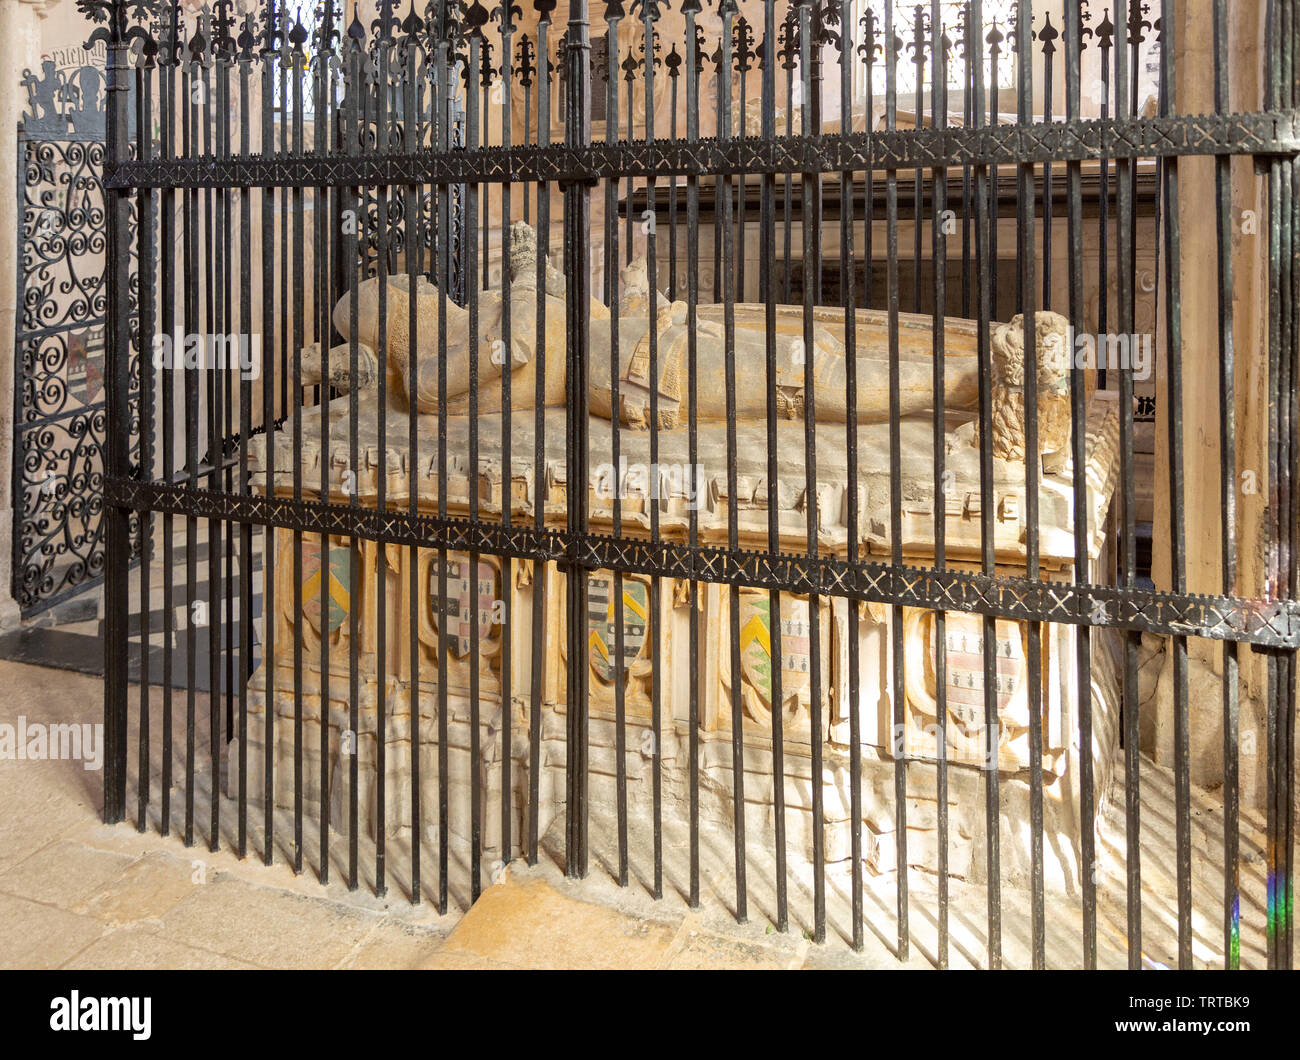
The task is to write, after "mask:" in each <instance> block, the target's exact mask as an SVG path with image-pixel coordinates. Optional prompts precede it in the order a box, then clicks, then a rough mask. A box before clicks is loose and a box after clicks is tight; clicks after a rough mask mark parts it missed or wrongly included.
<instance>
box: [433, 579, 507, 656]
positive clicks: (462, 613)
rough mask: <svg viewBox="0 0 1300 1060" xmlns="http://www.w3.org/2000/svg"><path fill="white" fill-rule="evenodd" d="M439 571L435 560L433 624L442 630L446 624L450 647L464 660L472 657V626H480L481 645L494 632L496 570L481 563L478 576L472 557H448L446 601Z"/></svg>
mask: <svg viewBox="0 0 1300 1060" xmlns="http://www.w3.org/2000/svg"><path fill="white" fill-rule="evenodd" d="M438 571H439V563H438V560H437V559H436V558H435V559H434V561H433V562H432V563H431V564H429V603H430V606H431V607H432V610H433V625H434V628H435V629H439V628H441V623H442V622H444V621H445V622H446V623H447V627H446V629H447V638H448V647H449V648H450V649H451V651H452V653H453V654H454V655H456V656H457V658H462V659H463V658H464V657H465V656H466V655H468V654H469V650H470V640H471V636H472V632H473V628H474V627H473V623H475V622H477V623H478V635H479V641H480V643H482V642H483V641H485V640H487V638H488V636H489V634H490V633H491V632H492V620H493V615H494V613H495V611H496V603H497V572H496V568H495V567H493V566H492V564H491V563H488V562H486V561H484V560H479V562H478V571H477V577H475V576H473V574H472V570H471V566H470V562H469V557H467V556H457V555H455V554H452V555H449V556H448V557H447V595H446V597H445V598H443V597H442V596H441V595H440V593H439V591H438V590H439V584H438V582H439V578H438Z"/></svg>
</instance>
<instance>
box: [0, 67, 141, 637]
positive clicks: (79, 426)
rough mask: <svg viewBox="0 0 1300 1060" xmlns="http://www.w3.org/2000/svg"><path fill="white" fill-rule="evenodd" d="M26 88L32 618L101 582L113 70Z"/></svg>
mask: <svg viewBox="0 0 1300 1060" xmlns="http://www.w3.org/2000/svg"><path fill="white" fill-rule="evenodd" d="M23 84H24V85H25V86H26V88H27V91H28V95H29V97H30V106H29V109H28V112H27V113H26V114H25V115H24V121H23V126H22V127H21V128H20V130H19V134H18V146H17V151H18V188H17V192H18V204H19V241H18V242H19V246H18V313H17V325H16V336H15V349H16V356H15V358H14V367H15V379H14V394H15V401H14V457H13V497H14V534H13V559H12V571H11V574H12V592H13V597H14V599H15V600H16V601H17V602H18V605H19V607H20V608H21V609H22V611H23V613H24V615H31V614H34V613H36V612H38V611H42V610H44V609H45V608H48V607H50V606H51V605H53V604H56V603H58V602H59V601H60V600H61V599H64V598H66V597H67V596H68V595H70V594H72V593H75V592H77V591H80V590H82V589H84V588H87V587H89V586H93V585H96V584H98V583H99V582H100V581H101V580H102V578H103V572H104V547H103V540H102V532H101V530H102V528H101V523H100V518H101V514H102V510H103V474H104V453H103V447H104V427H105V397H104V381H103V371H104V327H105V323H106V321H107V312H108V306H107V300H106V291H105V285H104V264H105V237H104V192H103V187H102V184H101V178H102V171H103V165H104V154H105V145H104V125H105V106H104V98H103V97H104V71H103V69H102V68H99V67H95V66H91V65H87V66H83V67H80V68H78V69H76V70H71V71H67V70H58V69H56V67H55V64H54V63H53V62H51V61H48V60H47V61H46V63H45V67H44V69H43V70H42V71H41V75H40V76H39V77H38V76H36V75H35V74H33V73H32V72H31V71H26V72H25V76H24V79H23ZM132 297H134V295H132ZM130 308H131V307H128V309H130ZM131 374H132V379H135V373H134V371H132V373H131ZM131 400H132V402H134V398H132V399H131ZM135 434H136V428H135V427H134V426H133V427H132V443H131V447H130V451H129V452H128V454H127V459H128V460H130V461H131V462H132V463H133V464H134V461H135V459H136V455H137V443H136V441H135Z"/></svg>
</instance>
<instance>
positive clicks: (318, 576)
mask: <svg viewBox="0 0 1300 1060" xmlns="http://www.w3.org/2000/svg"><path fill="white" fill-rule="evenodd" d="M302 569H303V583H302V613H303V617H304V618H306V619H307V621H308V623H310V624H311V627H312V629H314V630H315V631H316V632H317V633H320V632H321V610H322V607H323V606H324V605H323V604H322V599H321V597H322V595H324V596H326V597H327V598H328V600H329V605H328V609H327V616H328V617H327V621H328V623H329V625H328V629H327V631H328V632H329V633H333V632H334V631H335V630H336V629H338V628H339V627H340V626H342V625H343V620H344V619H345V618H346V617H347V615H348V609H349V608H350V607H351V606H352V591H351V581H352V550H351V549H350V548H349V547H348V546H347V545H338V544H334V543H333V542H331V544H330V548H329V571H328V573H327V572H326V571H325V570H324V569H323V566H322V563H321V548H320V541H319V539H316V540H312V539H307V540H304V541H303V544H302ZM322 583H324V585H325V593H324V594H322V592H321V586H322Z"/></svg>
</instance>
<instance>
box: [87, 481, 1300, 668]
mask: <svg viewBox="0 0 1300 1060" xmlns="http://www.w3.org/2000/svg"><path fill="white" fill-rule="evenodd" d="M105 499H106V501H107V503H109V504H111V505H116V506H118V507H122V508H129V509H133V510H136V511H153V512H161V513H163V514H172V515H187V516H193V517H194V518H198V519H226V520H230V521H232V522H238V523H248V524H251V525H254V526H268V527H278V528H280V529H284V530H300V531H303V532H305V533H313V534H337V535H345V536H353V537H358V538H363V539H365V540H370V541H383V542H388V543H392V544H399V545H414V546H417V547H420V548H434V549H453V550H459V551H469V552H473V553H475V554H486V555H496V556H512V557H515V558H521V559H534V560H541V561H552V562H558V563H560V564H561V565H563V564H566V563H569V562H571V560H572V558H573V556H574V554H575V553H574V552H572V551H571V550H570V545H571V543H572V541H571V536H570V534H569V533H568V532H567V531H565V530H561V529H558V528H555V529H551V528H545V529H538V528H537V527H536V526H535V525H533V524H514V525H510V526H504V525H502V524H499V523H487V522H480V521H476V520H470V519H455V518H438V517H436V516H431V515H413V514H411V513H410V512H409V511H405V512H403V511H398V510H395V509H391V508H390V509H386V510H384V511H379V510H376V509H368V508H363V507H354V506H350V505H333V504H322V503H321V502H319V501H309V500H297V501H295V500H293V499H291V498H287V497H269V498H268V497H265V496H259V495H251V494H250V495H238V494H227V493H223V492H220V491H216V490H203V489H193V488H191V487H188V486H171V485H167V484H166V483H161V482H141V481H139V480H136V479H123V478H108V479H106V480H105ZM576 555H577V558H578V563H579V565H580V566H581V567H582V568H583V569H587V570H617V571H621V572H623V573H631V574H646V575H657V576H661V577H669V578H684V579H689V580H694V581H702V582H715V583H720V584H726V585H739V586H745V587H749V588H766V589H778V590H782V591H785V592H793V593H808V592H813V593H817V594H820V595H828V596H836V597H842V598H846V599H852V600H860V601H864V602H874V603H885V604H899V605H902V606H906V607H919V608H925V609H927V610H944V611H963V612H970V613H975V614H982V615H989V616H991V617H994V618H1004V619H1014V620H1041V621H1046V622H1059V623H1064V624H1067V625H1083V626H1098V627H1109V628H1113V629H1127V630H1136V631H1140V632H1144V633H1154V634H1158V635H1161V636H1186V637H1203V638H1205V639H1208V640H1223V641H1233V642H1237V643H1243V644H1253V645H1256V646H1258V647H1271V648H1292V649H1294V648H1298V647H1300V601H1294V600H1278V601H1255V600H1244V599H1238V598H1235V597H1229V596H1202V595H1198V594H1189V593H1168V592H1158V591H1154V590H1143V589H1135V588H1131V587H1129V588H1108V587H1106V586H1097V585H1075V584H1070V583H1060V582H1046V581H1031V580H1029V579H1027V578H1010V577H990V576H988V575H984V574H979V573H974V572H968V571H959V570H934V569H928V568H913V567H895V566H892V565H890V564H885V563H854V564H850V563H847V562H846V561H844V560H841V559H837V558H834V557H827V556H817V557H810V556H805V555H797V554H796V555H792V554H785V553H779V554H775V555H774V554H772V553H769V552H750V551H745V550H740V549H737V550H732V549H727V548H711V547H708V546H699V547H694V548H693V547H691V546H690V545H687V544H684V543H680V542H674V541H641V540H636V539H631V538H618V537H610V536H605V535H598V534H580V535H578V544H577V550H576Z"/></svg>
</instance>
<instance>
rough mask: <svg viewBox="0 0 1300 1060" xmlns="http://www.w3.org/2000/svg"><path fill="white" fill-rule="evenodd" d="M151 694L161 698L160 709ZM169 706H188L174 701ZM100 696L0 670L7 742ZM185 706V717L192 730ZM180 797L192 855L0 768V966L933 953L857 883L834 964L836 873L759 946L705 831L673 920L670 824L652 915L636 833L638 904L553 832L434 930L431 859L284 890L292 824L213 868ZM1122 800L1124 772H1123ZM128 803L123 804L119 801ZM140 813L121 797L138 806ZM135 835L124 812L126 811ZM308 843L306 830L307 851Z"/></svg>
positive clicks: (969, 916)
mask: <svg viewBox="0 0 1300 1060" xmlns="http://www.w3.org/2000/svg"><path fill="white" fill-rule="evenodd" d="M154 692H155V694H156V693H157V690H156V689H155V690H154ZM182 697H183V694H182ZM101 704H102V697H101V683H100V680H99V679H98V678H95V677H91V676H85V675H82V674H77V673H72V672H68V671H64V670H51V669H44V668H39V667H34V666H28V665H23V664H20V663H15V662H0V724H9V725H17V724H18V720H19V718H20V717H21V718H25V719H26V720H27V723H28V724H31V723H41V724H46V725H48V724H52V723H81V724H91V725H94V724H95V723H96V722H98V721H100V720H101V717H102V715H101ZM206 713H207V711H206V706H205V705H204V704H202V703H200V704H199V714H198V716H199V717H203V718H205V717H206ZM197 761H198V763H199V765H198V769H197V770H196V781H195V788H196V792H195V807H196V813H195V817H196V827H195V836H194V838H195V842H194V843H193V844H192V845H190V846H186V845H185V844H184V843H183V841H182V837H181V836H179V835H177V834H175V828H176V827H177V826H178V825H180V824H182V822H183V812H182V811H183V800H182V798H181V796H180V794H179V792H180V788H178V789H177V791H178V795H177V802H176V805H175V808H174V812H175V815H176V816H175V819H174V822H173V834H172V835H170V836H163V835H160V834H159V830H158V826H159V823H160V822H159V819H158V799H157V797H156V792H155V798H154V799H153V800H152V803H151V806H150V817H149V822H148V827H147V829H146V831H144V832H143V833H141V832H137V831H136V829H135V827H134V825H133V824H121V825H117V826H112V827H109V826H106V825H104V824H102V823H101V821H100V812H101V806H102V784H103V773H102V771H99V770H95V769H86V768H84V765H85V763H84V762H80V761H70V760H43V761H31V760H19V759H16V758H7V757H6V758H0V966H3V967H19V968H55V967H69V968H124V967H161V968H208V967H275V968H278V967H312V968H317V967H324V968H376V967H381V968H420V967H425V968H501V967H523V968H537V967H569V968H581V967H598V968H606V967H638V968H642V967H652V968H667V967H704V968H731V967H745V968H823V967H832V968H834V967H844V968H849V967H859V968H862V967H874V968H897V967H901V966H906V967H915V968H924V967H931V966H932V965H933V961H934V955H935V938H936V935H935V932H936V919H935V909H936V908H937V902H936V897H935V893H934V892H935V888H934V883H935V878H934V877H933V876H932V875H930V874H928V873H923V872H919V871H913V872H912V873H911V875H910V877H909V880H910V886H911V891H912V901H911V906H910V908H911V938H912V947H911V954H910V957H909V960H907V961H906V962H900V961H899V960H898V959H897V957H896V955H895V953H896V941H895V940H896V928H895V909H896V906H895V891H894V883H893V881H892V879H890V878H888V877H881V878H878V879H872V878H870V877H868V879H867V883H866V887H865V893H864V910H865V924H866V930H865V940H864V947H863V949H862V951H861V952H854V951H853V950H852V948H851V947H850V945H849V940H850V938H851V932H850V926H849V925H850V924H851V918H850V905H849V893H850V882H849V875H848V868H847V865H838V866H830V867H829V868H828V870H827V920H828V939H827V942H826V943H825V944H823V945H816V944H813V943H812V942H811V929H812V924H811V910H812V889H811V876H810V874H809V872H808V871H807V869H806V868H803V869H801V868H799V867H798V866H796V865H794V864H792V865H791V869H790V876H789V902H790V918H791V924H790V930H789V931H788V932H785V933H782V932H778V931H776V930H775V929H774V926H773V920H774V914H775V892H774V887H773V884H772V880H773V871H772V865H771V863H770V862H771V858H770V854H769V853H768V851H769V849H770V847H769V846H768V845H767V844H765V843H764V842H763V838H764V837H763V836H762V835H761V834H752V835H751V836H750V841H749V844H748V847H749V849H750V860H749V864H748V868H747V875H748V880H749V894H750V906H749V916H748V922H747V923H745V924H737V923H736V921H735V918H734V916H733V909H734V903H735V884H734V869H733V867H732V853H731V852H732V842H731V837H730V835H729V833H724V832H723V831H722V830H714V829H711V828H709V827H707V826H706V827H705V828H704V829H703V830H702V835H701V865H702V872H701V881H702V895H701V897H702V901H701V905H700V908H699V909H698V910H694V911H692V910H691V909H690V908H689V907H688V905H687V902H686V900H685V895H686V893H687V888H686V881H687V879H688V864H689V862H688V854H689V842H688V834H687V831H686V828H685V827H684V822H675V821H673V822H666V824H665V831H664V883H665V886H664V891H665V896H664V898H663V899H661V900H659V901H653V900H652V899H651V898H650V895H649V887H648V884H647V880H648V875H649V871H650V865H649V858H648V856H642V855H643V854H644V852H647V851H649V850H650V839H649V833H648V829H647V828H646V827H645V826H644V824H643V823H642V822H639V821H632V822H631V836H630V848H631V849H632V850H633V851H635V852H637V853H636V854H634V856H633V861H632V865H631V885H630V886H629V887H626V888H620V887H618V886H617V885H616V883H615V882H614V880H613V878H612V873H611V868H612V862H613V852H614V851H615V850H616V844H615V835H616V833H615V822H614V821H613V819H612V818H608V817H606V816H604V815H602V814H600V813H595V814H594V815H593V817H592V822H591V823H592V839H591V847H592V859H591V866H590V869H591V871H590V875H589V877H588V878H587V879H586V880H584V881H580V882H575V881H571V880H567V879H565V878H564V875H563V870H562V854H561V851H562V842H563V822H562V821H560V822H559V827H558V828H553V829H552V831H551V832H550V833H548V835H547V836H546V837H545V840H544V842H543V848H544V849H543V855H542V856H541V858H540V859H539V864H538V865H536V866H533V867H529V866H526V865H523V864H521V863H518V862H516V863H514V864H512V865H511V866H510V867H509V869H508V870H507V871H505V872H504V873H501V874H500V875H499V877H498V879H497V882H495V883H493V884H492V885H491V886H488V887H487V889H486V890H485V891H484V893H483V895H482V896H481V897H480V899H479V900H478V902H477V903H474V904H473V905H472V907H471V903H470V901H469V895H468V893H467V891H468V887H467V885H466V884H465V882H464V881H466V880H467V879H468V873H467V871H466V851H465V850H463V849H460V848H458V847H456V846H455V845H454V844H453V847H452V859H453V868H452V874H451V875H452V877H453V880H452V885H451V887H450V892H449V907H448V912H447V913H446V915H443V916H439V915H438V913H437V912H436V910H435V908H434V905H433V902H432V901H431V900H430V897H431V894H432V884H431V882H430V881H429V880H428V877H429V876H430V875H432V874H433V872H434V870H435V866H434V864H433V862H434V861H435V858H433V857H430V858H429V859H428V860H427V861H426V868H425V875H426V882H425V888H424V889H425V900H424V901H422V902H421V903H420V904H419V905H412V904H411V903H410V901H409V900H408V897H407V895H408V893H409V886H408V882H407V880H406V879H404V877H403V876H402V872H403V869H402V867H401V866H402V865H403V864H404V858H403V851H402V850H401V849H400V847H399V846H398V845H397V844H394V849H393V850H392V852H391V853H390V864H391V865H392V869H391V871H390V886H389V889H388V893H387V895H385V896H383V897H378V896H376V895H375V894H374V893H373V879H374V877H373V847H367V846H366V845H365V844H362V848H361V861H360V864H361V866H362V872H361V876H362V878H361V880H360V886H359V888H358V889H357V890H356V891H349V890H348V889H347V886H346V883H345V882H344V880H345V878H346V864H345V863H346V856H347V853H346V848H347V843H346V841H345V839H344V838H343V837H340V838H339V840H338V841H336V842H335V843H334V845H333V848H332V850H331V859H330V860H331V865H332V871H331V880H330V882H329V884H328V885H326V886H322V885H321V884H320V883H319V882H318V879H317V873H316V869H315V866H316V865H317V864H318V859H317V857H316V851H315V849H314V848H313V846H312V843H311V841H310V839H309V840H308V841H307V842H306V843H305V845H304V856H305V864H306V865H307V866H308V867H307V868H306V870H305V871H304V872H303V873H302V874H300V875H296V876H295V875H294V874H293V872H292V871H291V870H290V868H289V867H288V864H287V862H286V858H285V853H286V848H285V843H286V842H287V841H288V838H289V837H290V836H291V833H292V822H291V821H287V820H280V821H278V822H277V824H276V829H277V832H276V836H277V838H276V842H275V843H274V844H273V853H274V864H272V865H270V866H266V865H264V864H263V863H262V859H261V856H260V852H261V851H262V849H263V845H262V839H261V831H260V825H259V823H258V822H256V821H254V820H253V818H256V817H259V816H260V815H259V814H250V822H249V836H248V840H249V856H248V857H246V858H244V859H240V858H238V857H237V856H236V855H235V853H234V852H233V850H234V847H235V843H236V841H237V835H236V833H235V817H236V815H235V813H234V812H233V807H232V806H231V804H230V803H229V802H228V801H227V800H222V805H221V814H222V817H221V823H220V826H219V831H218V835H219V836H220V849H219V850H217V851H212V850H210V849H209V844H208V834H209V833H208V831H207V828H208V826H207V814H208V808H209V805H210V803H209V799H208V791H209V783H208V780H209V777H210V774H209V773H208V772H207V767H206V764H205V762H206V747H201V748H200V749H199V754H198V757H197ZM1116 773H1117V781H1116V783H1119V782H1121V781H1122V768H1121V769H1117V771H1116ZM130 790H131V791H132V792H134V790H135V787H134V781H132V783H131V786H130ZM1117 793H1119V794H1121V795H1122V789H1118V788H1114V789H1112V792H1111V793H1110V797H1109V798H1108V799H1106V800H1105V804H1104V807H1103V818H1102V821H1101V824H1100V826H1099V832H1098V835H1099V855H1100V858H1101V865H1100V866H1099V873H1098V888H1099V904H1098V913H1099V925H1098V944H1099V960H1100V963H1101V964H1102V965H1103V966H1111V967H1122V966H1123V965H1124V964H1125V961H1126V955H1125V942H1124V938H1125V936H1124V930H1125V904H1124V879H1125V875H1124V864H1123V851H1124V820H1123V816H1122V806H1123V800H1122V797H1120V798H1116V797H1115V796H1116V794H1117ZM1142 793H1143V822H1144V823H1143V855H1144V858H1143V912H1144V926H1145V936H1144V955H1143V963H1144V964H1146V965H1147V966H1149V967H1150V966H1159V965H1162V964H1170V963H1172V962H1173V958H1174V953H1175V949H1174V941H1175V937H1176V919H1175V912H1176V905H1175V903H1174V901H1173V897H1172V896H1173V894H1174V881H1173V878H1172V873H1173V864H1174V859H1173V858H1172V856H1170V852H1171V851H1172V849H1173V841H1172V828H1173V824H1172V822H1173V813H1172V809H1173V786H1172V781H1171V777H1170V775H1169V774H1168V773H1167V772H1166V771H1164V770H1160V769H1158V768H1157V767H1155V766H1154V765H1151V764H1150V763H1146V764H1145V766H1144V768H1143V775H1142ZM132 797H133V796H132ZM1194 802H1195V805H1194V812H1193V831H1194V843H1195V851H1194V856H1193V863H1194V865H1195V867H1196V874H1195V878H1194V892H1193V894H1194V906H1195V910H1194V912H1195V915H1194V920H1193V926H1194V935H1195V942H1194V954H1195V960H1196V963H1197V964H1198V965H1200V966H1210V967H1214V966H1218V965H1219V964H1221V962H1222V955H1221V949H1222V940H1221V927H1220V924H1221V912H1220V910H1221V908H1222V905H1221V903H1222V897H1221V894H1222V873H1221V869H1220V868H1219V867H1218V865H1219V862H1218V859H1217V858H1216V856H1215V855H1216V851H1217V850H1218V849H1220V847H1219V844H1220V843H1221V836H1222V815H1221V810H1216V808H1217V807H1218V806H1219V804H1218V802H1217V800H1216V799H1215V798H1214V797H1213V796H1212V795H1210V794H1207V793H1204V792H1199V791H1196V792H1194ZM131 812H132V815H134V804H132V807H131ZM1260 824H1261V822H1260V821H1259V820H1258V815H1254V814H1246V815H1243V821H1242V833H1243V834H1242V853H1243V861H1242V887H1243V894H1242V919H1243V925H1244V927H1243V940H1242V963H1243V966H1260V965H1262V964H1263V938H1262V931H1261V925H1262V923H1263V908H1262V907H1263V893H1264V892H1263V888H1264V883H1263V878H1264V877H1263V856H1262V852H1261V845H1260V839H1259V832H1260ZM314 831H315V829H314V828H309V829H307V832H308V833H311V832H314ZM950 903H951V904H950V924H951V933H952V945H951V961H952V964H953V966H954V967H957V966H971V965H975V966H980V965H983V964H984V963H985V959H986V958H985V953H986V946H985V938H986V935H985V929H986V924H987V919H986V916H987V907H986V892H985V889H984V888H983V887H982V886H975V885H971V884H967V883H964V882H962V881H958V880H954V881H952V885H951V899H950ZM1028 908H1029V903H1028V895H1027V894H1024V893H1022V892H1020V891H1017V890H1014V889H1010V888H1004V890H1003V894H1002V924H1003V945H1004V951H1005V958H1006V963H1007V964H1008V965H1010V966H1012V967H1025V966H1027V965H1028V937H1029V930H1028V925H1029V914H1028ZM1046 923H1047V956H1048V964H1049V966H1055V967H1073V966H1076V965H1077V964H1078V961H1079V940H1080V937H1081V910H1080V907H1079V902H1078V899H1077V897H1073V898H1071V897H1069V896H1059V897H1058V896H1049V899H1048V909H1047V918H1046Z"/></svg>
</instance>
